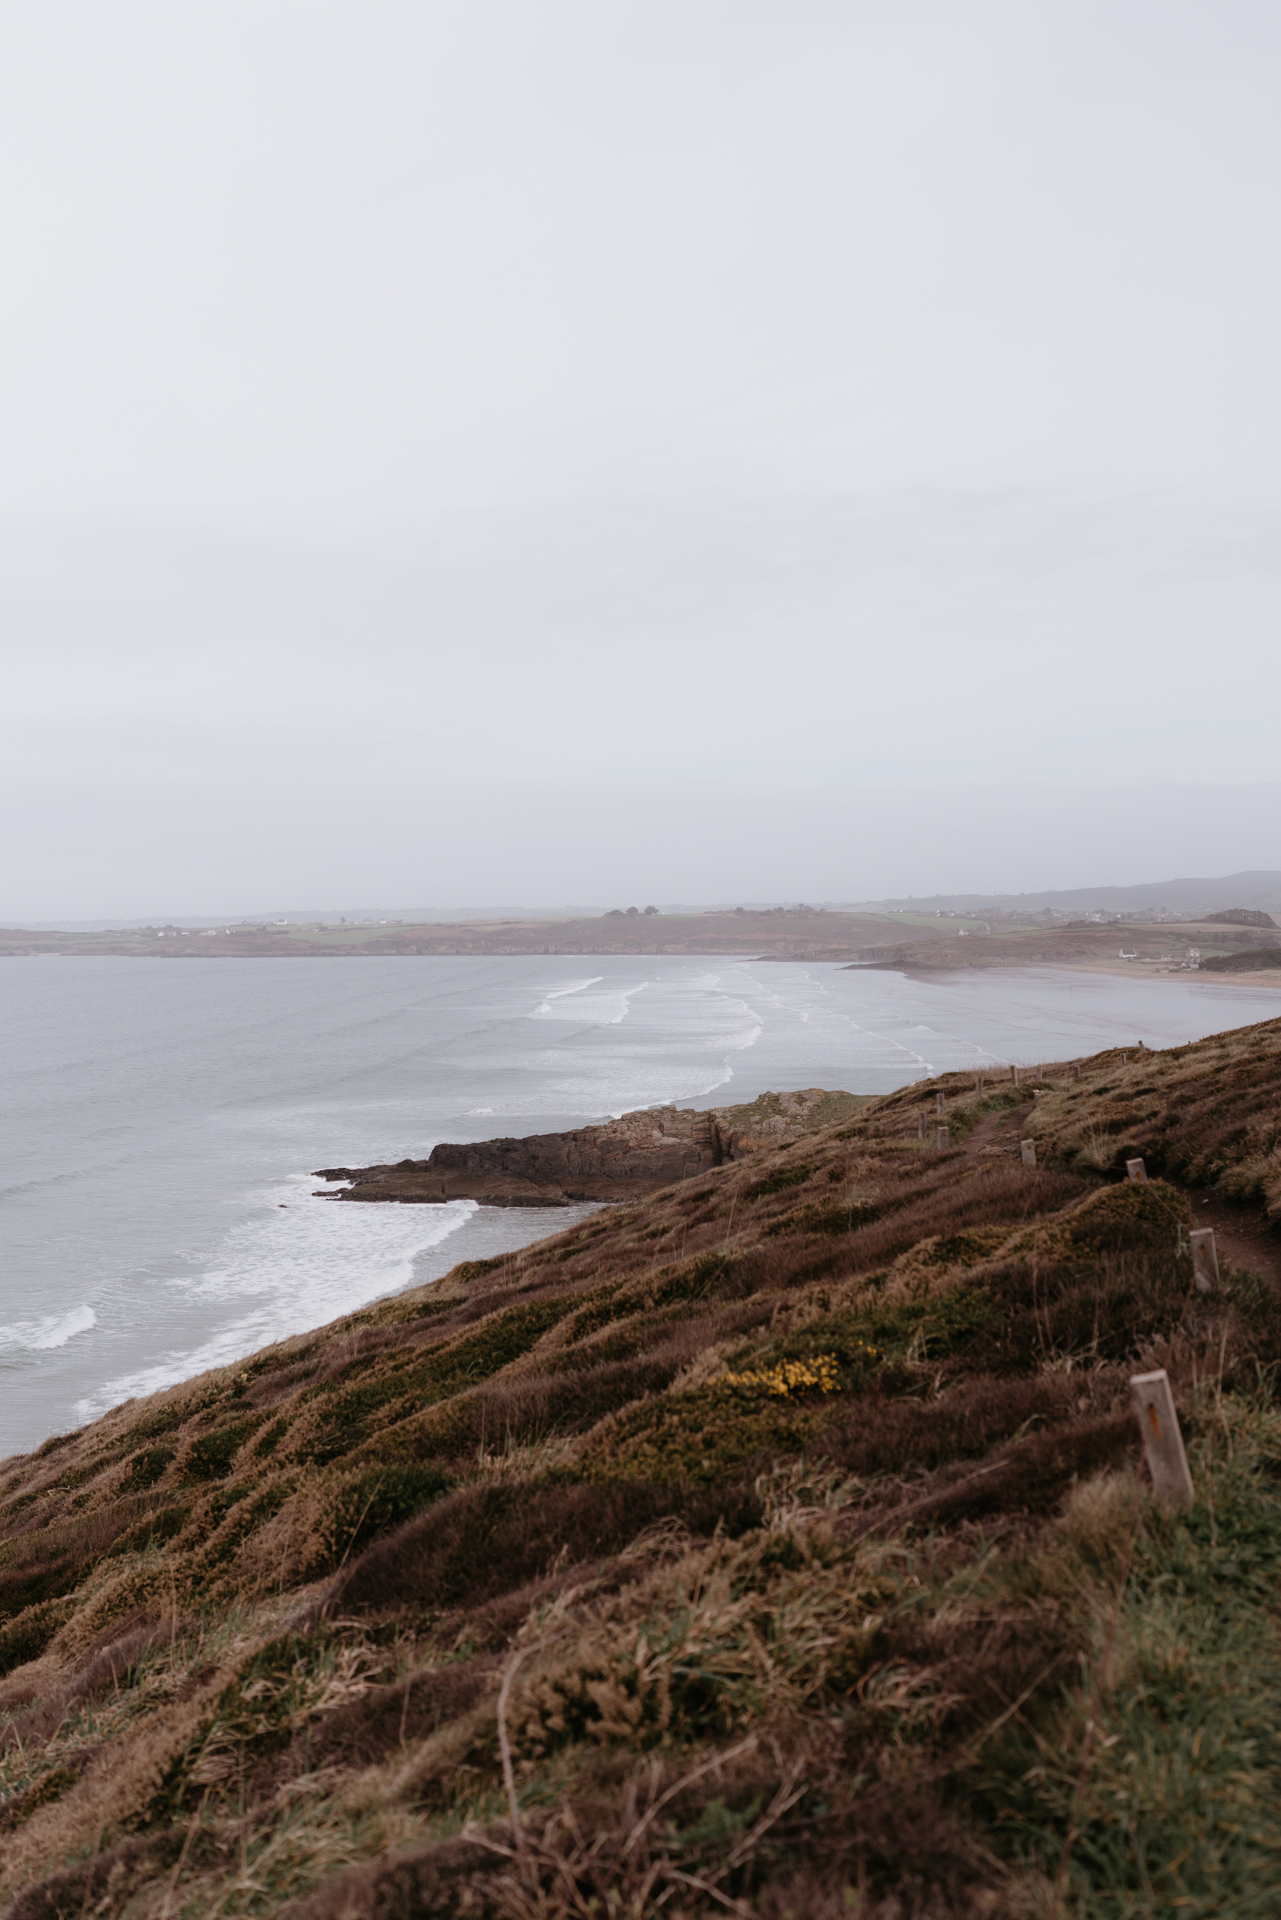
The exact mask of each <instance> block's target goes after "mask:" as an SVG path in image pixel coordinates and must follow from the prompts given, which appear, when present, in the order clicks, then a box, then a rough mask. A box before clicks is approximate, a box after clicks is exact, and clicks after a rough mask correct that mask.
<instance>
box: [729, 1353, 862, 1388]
mask: <svg viewBox="0 0 1281 1920" xmlns="http://www.w3.org/2000/svg"><path fill="white" fill-rule="evenodd" d="M868 1351H869V1352H871V1351H872V1349H871V1348H869V1349H868ZM726 1379H727V1380H728V1381H729V1383H730V1385H731V1386H735V1387H755V1388H756V1389H757V1390H758V1391H763V1392H765V1393H769V1394H773V1395H774V1396H776V1397H777V1398H778V1399H786V1398H787V1396H788V1395H789V1394H793V1393H839V1392H840V1389H841V1381H840V1375H839V1373H838V1372H837V1367H836V1355H835V1354H834V1353H817V1354H815V1356H814V1358H813V1359H812V1360H780V1361H779V1363H778V1365H777V1366H776V1367H765V1368H762V1369H759V1370H753V1371H750V1372H747V1373H731V1374H727V1375H726Z"/></svg>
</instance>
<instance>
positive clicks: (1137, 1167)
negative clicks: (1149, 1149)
mask: <svg viewBox="0 0 1281 1920" xmlns="http://www.w3.org/2000/svg"><path fill="white" fill-rule="evenodd" d="M1125 1177H1126V1179H1127V1180H1146V1179H1147V1177H1148V1170H1147V1168H1146V1166H1145V1165H1144V1164H1143V1161H1142V1160H1127V1161H1126V1163H1125Z"/></svg>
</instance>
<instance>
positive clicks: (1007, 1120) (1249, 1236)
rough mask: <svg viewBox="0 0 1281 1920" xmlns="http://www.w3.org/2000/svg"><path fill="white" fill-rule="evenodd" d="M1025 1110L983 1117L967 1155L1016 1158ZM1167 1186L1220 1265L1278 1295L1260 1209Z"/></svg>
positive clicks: (1271, 1237)
mask: <svg viewBox="0 0 1281 1920" xmlns="http://www.w3.org/2000/svg"><path fill="white" fill-rule="evenodd" d="M1025 1115H1026V1109H1024V1108H1014V1109H1012V1110H1010V1111H1009V1112H1006V1113H989V1114H986V1115H985V1116H984V1117H983V1119H982V1120H980V1121H979V1123H978V1125H977V1126H976V1127H975V1128H974V1129H973V1131H972V1132H970V1133H969V1134H968V1135H967V1136H966V1138H965V1139H964V1141H963V1142H962V1148H963V1151H964V1152H966V1153H970V1154H979V1155H985V1156H986V1155H991V1156H993V1157H996V1156H997V1155H1006V1154H1010V1155H1012V1154H1016V1153H1017V1152H1018V1151H1019V1143H1020V1139H1021V1138H1022V1135H1023V1120H1024V1117H1025ZM1162 1177H1163V1178H1164V1179H1166V1181H1167V1183H1168V1184H1169V1185H1170V1186H1172V1187H1174V1188H1175V1189H1176V1190H1177V1191H1178V1192H1179V1193H1181V1194H1183V1196H1184V1197H1185V1199H1186V1200H1187V1202H1188V1205H1189V1206H1190V1207H1191V1208H1192V1213H1193V1217H1194V1219H1195V1221H1196V1224H1197V1226H1198V1227H1210V1228H1212V1229H1213V1231H1214V1241H1215V1248H1216V1251H1217V1252H1218V1254H1219V1257H1220V1259H1223V1260H1229V1261H1231V1263H1232V1264H1233V1266H1238V1267H1246V1268H1248V1269H1249V1270H1250V1271H1251V1272H1253V1273H1257V1274H1258V1275H1259V1278H1260V1279H1262V1280H1266V1281H1267V1282H1268V1284H1269V1285H1270V1286H1271V1287H1273V1288H1274V1289H1275V1291H1276V1292H1277V1293H1278V1294H1281V1245H1279V1244H1278V1241H1277V1236H1276V1234H1275V1233H1274V1232H1272V1230H1271V1229H1270V1228H1269V1226H1268V1222H1267V1218H1266V1215H1265V1214H1264V1211H1263V1209H1262V1207H1259V1206H1253V1205H1251V1204H1250V1203H1249V1202H1248V1201H1242V1200H1229V1199H1227V1198H1226V1197H1225V1196H1224V1195H1223V1194H1218V1193H1207V1192H1206V1190H1205V1188H1204V1187H1193V1186H1189V1185H1188V1184H1187V1182H1186V1181H1183V1180H1176V1179H1173V1178H1171V1177H1170V1176H1169V1175H1168V1174H1167V1175H1163V1176H1162Z"/></svg>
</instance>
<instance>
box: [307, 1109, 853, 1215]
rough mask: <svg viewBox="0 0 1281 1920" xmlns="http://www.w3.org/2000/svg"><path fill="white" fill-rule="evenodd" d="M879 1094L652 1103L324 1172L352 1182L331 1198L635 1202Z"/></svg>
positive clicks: (826, 1122)
mask: <svg viewBox="0 0 1281 1920" xmlns="http://www.w3.org/2000/svg"><path fill="white" fill-rule="evenodd" d="M868 1097H869V1096H866V1095H859V1094H852V1093H826V1092H824V1091H823V1089H822V1088H821V1087H807V1088H806V1089H805V1090H804V1091H803V1092H800V1093H766V1094H762V1095H761V1097H760V1099H759V1100H754V1101H752V1102H751V1103H750V1105H747V1106H741V1107H713V1108H711V1109H710V1110H709V1111H704V1112H699V1111H698V1110H697V1109H695V1108H691V1107H646V1108H644V1109H643V1110H642V1111H641V1112H639V1113H625V1114H623V1115H621V1116H620V1118H619V1119H617V1120H609V1121H606V1122H605V1123H604V1125H602V1126H597V1127H575V1128H574V1129H573V1130H572V1131H571V1132H568V1133H535V1134H527V1135H525V1136H524V1138H509V1139H502V1140H476V1141H458V1142H455V1141H443V1142H442V1143H441V1144H440V1145H439V1146H437V1147H433V1148H432V1151H431V1153H430V1155H429V1156H428V1158H427V1159H426V1160H401V1161H399V1162H397V1163H396V1164H395V1165H389V1166H377V1167H320V1168H318V1169H317V1174H316V1177H317V1179H320V1180H331V1181H334V1182H339V1181H342V1182H345V1183H347V1184H346V1185H344V1186H343V1187H341V1188H340V1189H339V1190H338V1191H336V1192H332V1193H322V1194H321V1198H323V1199H326V1200H399V1201H409V1202H425V1203H428V1204H431V1203H435V1204H439V1203H440V1202H441V1201H445V1200H479V1201H480V1202H481V1203H482V1205H484V1206H488V1207H563V1206H565V1205H567V1204H568V1203H569V1202H571V1201H575V1200H633V1199H636V1198H638V1197H639V1196H640V1195H642V1194H648V1193H656V1192H657V1191H658V1190H659V1188H660V1187H670V1186H672V1185H674V1183H675V1182H676V1181H678V1180H688V1179H689V1178H690V1177H691V1176H692V1175H694V1174H698V1173H705V1172H706V1171H707V1170H708V1169H709V1168H711V1167H719V1166H723V1165H724V1164H725V1162H726V1161H729V1160H741V1159H743V1158H745V1157H746V1156H747V1155H748V1154H752V1153H757V1152H759V1151H760V1150H761V1148H763V1147H777V1146H781V1145H782V1144H783V1143H784V1142H786V1141H788V1140H796V1139H799V1138H800V1137H801V1136H802V1135H803V1134H806V1133H814V1132H817V1130H818V1129H819V1128H820V1127H826V1126H830V1125H831V1124H832V1123H833V1122H834V1121H836V1120H842V1119H844V1118H846V1117H847V1116H848V1115H849V1114H851V1113H853V1112H854V1111H855V1110H856V1109H857V1108H858V1107H859V1106H861V1105H862V1104H863V1103H864V1100H865V1099H866V1098H868Z"/></svg>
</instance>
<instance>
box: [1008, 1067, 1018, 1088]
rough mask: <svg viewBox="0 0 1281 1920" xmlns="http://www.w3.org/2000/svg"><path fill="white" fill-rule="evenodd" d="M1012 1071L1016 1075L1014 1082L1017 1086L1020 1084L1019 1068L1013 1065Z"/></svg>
mask: <svg viewBox="0 0 1281 1920" xmlns="http://www.w3.org/2000/svg"><path fill="white" fill-rule="evenodd" d="M1010 1072H1011V1073H1012V1074H1013V1075H1014V1084H1015V1086H1016V1087H1017V1086H1018V1084H1019V1070H1018V1068H1017V1067H1011V1068H1010Z"/></svg>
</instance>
